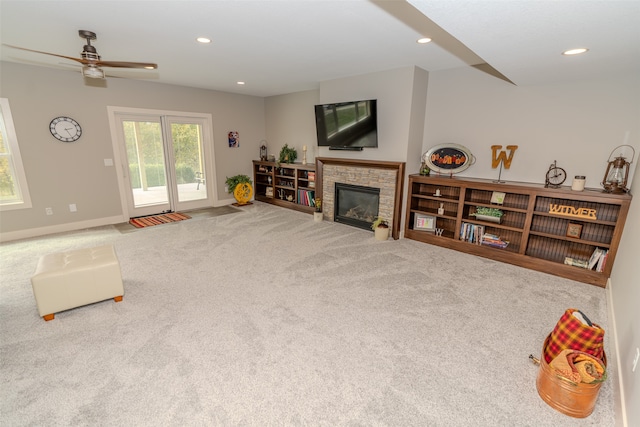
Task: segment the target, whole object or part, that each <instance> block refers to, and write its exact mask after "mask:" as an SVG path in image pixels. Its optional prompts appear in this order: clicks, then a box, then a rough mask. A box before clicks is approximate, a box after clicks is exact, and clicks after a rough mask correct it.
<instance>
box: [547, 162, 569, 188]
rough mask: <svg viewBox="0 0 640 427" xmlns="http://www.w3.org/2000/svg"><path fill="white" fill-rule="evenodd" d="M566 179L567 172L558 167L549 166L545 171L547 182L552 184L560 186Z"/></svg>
mask: <svg viewBox="0 0 640 427" xmlns="http://www.w3.org/2000/svg"><path fill="white" fill-rule="evenodd" d="M566 179H567V173H566V172H565V171H564V169H562V168H559V167H556V166H554V167H552V168H549V171H548V172H547V182H548V183H549V184H552V185H556V186H560V185H562V184H563V183H564V181H565V180H566Z"/></svg>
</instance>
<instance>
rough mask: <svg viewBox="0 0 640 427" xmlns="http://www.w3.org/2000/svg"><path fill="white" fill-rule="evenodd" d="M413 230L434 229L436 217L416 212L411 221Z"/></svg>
mask: <svg viewBox="0 0 640 427" xmlns="http://www.w3.org/2000/svg"><path fill="white" fill-rule="evenodd" d="M413 229H414V230H420V231H435V229H436V217H435V216H431V215H423V214H416V216H415V220H414V223H413Z"/></svg>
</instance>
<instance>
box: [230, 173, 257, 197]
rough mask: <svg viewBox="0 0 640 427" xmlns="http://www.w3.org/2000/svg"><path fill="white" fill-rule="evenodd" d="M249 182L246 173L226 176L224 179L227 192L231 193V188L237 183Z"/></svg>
mask: <svg viewBox="0 0 640 427" xmlns="http://www.w3.org/2000/svg"><path fill="white" fill-rule="evenodd" d="M245 183H247V184H251V178H249V177H248V176H247V175H234V176H231V177H229V176H228V177H227V180H226V181H225V184H227V191H228V192H229V193H233V190H235V189H236V186H237V185H238V184H245Z"/></svg>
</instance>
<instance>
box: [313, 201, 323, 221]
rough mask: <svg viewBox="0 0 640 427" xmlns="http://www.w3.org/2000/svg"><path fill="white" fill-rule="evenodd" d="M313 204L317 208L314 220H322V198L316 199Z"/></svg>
mask: <svg viewBox="0 0 640 427" xmlns="http://www.w3.org/2000/svg"><path fill="white" fill-rule="evenodd" d="M313 206H314V207H315V208H316V211H315V212H314V213H313V220H314V221H315V222H322V200H321V199H315V200H314V202H313Z"/></svg>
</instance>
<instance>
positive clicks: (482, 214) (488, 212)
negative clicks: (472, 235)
mask: <svg viewBox="0 0 640 427" xmlns="http://www.w3.org/2000/svg"><path fill="white" fill-rule="evenodd" d="M503 215H504V212H502V211H501V210H500V209H497V208H487V207H484V206H476V211H475V212H474V213H472V214H469V216H475V217H476V219H479V220H482V221H489V222H497V223H498V224H499V223H500V221H501V220H502V216H503Z"/></svg>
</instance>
